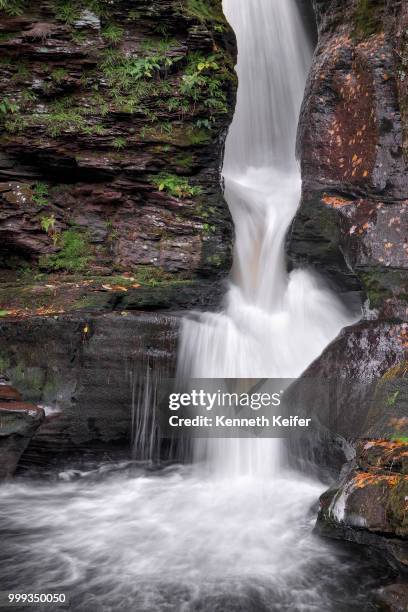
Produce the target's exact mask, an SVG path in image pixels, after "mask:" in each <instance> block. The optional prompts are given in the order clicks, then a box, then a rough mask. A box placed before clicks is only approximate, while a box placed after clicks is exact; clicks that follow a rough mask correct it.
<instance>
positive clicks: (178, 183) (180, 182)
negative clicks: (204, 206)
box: [151, 172, 201, 198]
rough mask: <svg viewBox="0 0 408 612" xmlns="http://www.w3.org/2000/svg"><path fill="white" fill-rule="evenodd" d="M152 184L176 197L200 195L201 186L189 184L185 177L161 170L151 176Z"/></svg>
mask: <svg viewBox="0 0 408 612" xmlns="http://www.w3.org/2000/svg"><path fill="white" fill-rule="evenodd" d="M151 181H152V184H153V185H154V186H155V187H156V188H157V189H158V190H159V191H165V192H167V193H169V194H170V195H171V196H173V197H176V198H189V197H194V196H197V195H200V193H201V188H200V187H193V186H191V185H190V183H189V182H188V180H187V179H186V178H183V177H180V176H177V175H176V174H169V173H167V172H162V173H161V174H158V175H157V176H153V177H151Z"/></svg>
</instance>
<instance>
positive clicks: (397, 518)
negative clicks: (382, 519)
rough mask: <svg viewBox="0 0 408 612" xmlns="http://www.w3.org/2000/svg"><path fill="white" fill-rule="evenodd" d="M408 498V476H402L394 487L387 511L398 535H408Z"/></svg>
mask: <svg viewBox="0 0 408 612" xmlns="http://www.w3.org/2000/svg"><path fill="white" fill-rule="evenodd" d="M407 498H408V478H406V477H405V478H404V477H402V478H401V479H400V481H399V482H398V484H397V485H396V486H394V487H392V489H391V492H390V495H389V499H388V504H387V513H388V515H389V517H390V521H391V524H392V525H393V527H394V529H395V533H396V535H399V536H406V535H408V513H407V511H406V500H407Z"/></svg>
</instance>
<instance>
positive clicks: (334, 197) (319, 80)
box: [288, 0, 408, 599]
mask: <svg viewBox="0 0 408 612" xmlns="http://www.w3.org/2000/svg"><path fill="white" fill-rule="evenodd" d="M314 6H315V11H316V15H317V21H318V27H319V42H318V46H317V49H316V53H315V57H314V61H313V66H312V70H311V74H310V77H309V81H308V85H307V89H306V95H305V100H304V104H303V108H302V114H301V120H300V126H299V136H298V153H299V156H300V159H301V165H302V175H303V192H302V201H301V205H300V208H299V211H298V214H297V216H296V218H295V220H294V222H293V226H292V231H291V233H290V236H289V238H288V253H289V257H290V259H291V261H292V264H293V265H295V266H296V265H304V264H308V265H310V264H311V265H312V266H315V267H317V268H318V269H319V271H320V272H321V273H323V274H324V275H325V276H326V278H327V279H328V280H329V281H330V282H331V283H332V285H333V287H334V288H335V289H336V290H337V291H340V292H342V293H345V294H350V293H353V294H356V293H357V294H358V293H360V295H361V298H362V302H363V303H364V310H363V320H362V321H361V322H360V323H357V324H356V325H354V326H351V327H348V328H346V329H345V330H343V332H342V333H341V334H340V336H339V338H337V339H336V340H335V341H334V342H333V343H332V344H331V345H330V346H329V347H328V348H327V349H326V351H325V352H324V353H323V355H322V356H321V357H320V358H318V359H317V360H316V361H315V362H314V363H313V364H312V365H311V366H310V368H309V369H308V370H307V372H306V373H305V377H311V379H312V380H313V379H316V380H321V381H326V382H327V384H328V387H329V392H330V395H329V397H328V396H325V397H323V396H322V395H320V396H319V395H318V391H316V392H315V395H313V390H312V391H311V397H310V398H309V400H311V401H309V402H308V405H309V406H313V416H314V418H315V419H316V421H317V423H319V425H320V430H319V431H318V435H316V437H315V439H309V440H306V441H305V442H304V444H303V447H302V452H303V453H304V457H306V459H308V460H309V461H311V462H312V463H315V464H318V465H319V466H320V467H322V466H323V467H325V468H327V469H328V470H329V472H330V474H331V475H332V476H333V475H335V474H336V471H337V474H338V471H339V469H340V467H341V463H342V462H343V463H344V462H345V461H348V463H347V466H346V468H344V470H343V472H342V475H341V478H340V480H338V481H337V483H336V484H335V485H333V488H332V489H331V490H330V491H329V492H328V493H326V494H325V495H324V496H323V497H322V506H321V512H320V517H319V529H320V531H321V532H322V533H324V534H326V535H330V536H334V537H340V538H345V539H348V540H353V541H356V542H362V543H366V544H371V545H373V546H379V547H380V548H381V549H382V550H383V551H385V552H386V554H387V556H388V558H389V559H390V561H391V562H392V563H393V564H394V565H395V566H399V567H400V566H401V565H405V564H406V563H407V557H406V554H407V553H406V545H405V542H404V540H405V538H406V533H405V523H404V521H405V518H404V517H405V513H406V491H405V488H406V473H405V472H406V470H405V467H404V466H405V459H404V457H405V453H406V436H407V432H408V398H407V394H406V379H407V363H408V361H407V358H408V324H407V320H408V301H407V299H408V290H407V289H408V172H407V171H408V156H407V138H406V134H407V126H408V123H407V119H408V116H407V105H408V96H407V81H408V46H407V44H408V39H407V31H408V30H407V25H408V9H407V6H406V3H405V2H399V1H396V2H391V3H390V2H383V1H382V0H375V1H374V0H373V1H372V2H366V1H364V0H348V1H346V2H345V1H340V0H333V1H331V2H324V1H322V0H315V1H314ZM295 391H296V390H295ZM312 400H314V402H313V401H312ZM359 438H360V439H362V440H363V441H361V442H360V441H359ZM384 438H385V439H386V441H384V440H383V439H384ZM379 439H380V441H378V440H379ZM295 451H297V452H299V447H298V448H297V449H295ZM374 456H375V460H374ZM390 458H391V459H390ZM390 461H391V462H390ZM391 595H392V594H391ZM391 595H390V597H391ZM391 599H392V597H391ZM394 599H395V598H394Z"/></svg>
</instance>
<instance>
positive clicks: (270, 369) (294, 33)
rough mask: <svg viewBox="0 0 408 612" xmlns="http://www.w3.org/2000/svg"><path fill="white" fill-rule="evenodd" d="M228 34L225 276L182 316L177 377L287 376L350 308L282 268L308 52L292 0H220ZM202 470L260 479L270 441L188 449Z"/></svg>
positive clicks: (317, 349)
mask: <svg viewBox="0 0 408 612" xmlns="http://www.w3.org/2000/svg"><path fill="white" fill-rule="evenodd" d="M224 11H225V13H226V16H227V18H228V20H229V22H230V23H231V25H232V26H233V28H234V30H235V32H236V35H237V41H238V49H239V56H238V67H237V72H238V77H239V90H238V99H237V107H236V111H235V115H234V120H233V123H232V126H231V128H230V131H229V134H228V138H227V143H226V152H225V161H224V169H223V174H224V179H225V184H226V190H225V196H226V199H227V201H228V204H229V207H230V209H231V213H232V216H233V220H234V224H235V228H236V246H235V261H234V269H233V283H232V285H231V288H230V290H229V293H228V296H227V307H226V310H225V312H223V313H221V314H205V315H203V316H201V317H200V318H199V319H198V320H197V318H196V317H195V318H194V319H191V320H189V319H187V320H186V321H185V322H184V324H183V333H182V339H181V347H180V358H179V370H180V374H181V375H182V376H183V377H186V378H188V376H190V377H191V378H200V377H207V378H211V377H214V378H222V377H225V378H229V377H233V378H252V379H255V378H258V377H262V378H295V377H298V376H299V375H300V374H301V373H302V371H303V370H304V369H305V368H306V367H307V366H308V365H309V364H310V363H311V362H312V361H313V359H315V358H316V357H317V356H318V355H319V354H320V353H321V352H322V350H323V348H324V347H325V346H327V344H328V343H329V342H330V341H331V340H332V339H333V338H334V337H335V336H336V335H337V334H338V332H339V331H340V329H341V328H342V327H344V326H345V325H346V324H347V323H350V322H351V318H350V313H348V312H347V311H346V310H345V308H344V306H343V305H342V304H341V303H340V302H339V301H338V300H337V298H336V297H335V296H334V295H333V294H332V293H331V292H330V291H328V289H327V288H325V287H324V286H322V283H321V281H320V280H319V279H318V278H317V277H316V276H315V275H313V274H312V273H311V272H309V271H305V270H296V271H295V272H292V273H291V274H290V275H288V273H287V271H286V265H285V252H284V241H285V236H286V233H287V230H288V227H289V224H290V222H291V219H292V218H293V216H294V214H295V212H296V209H297V206H298V204H299V199H300V190H301V180H300V171H299V168H298V165H297V163H296V160H295V140H296V129H297V122H298V115H299V109H300V105H301V102H302V97H303V91H304V86H305V81H306V74H307V70H308V67H309V64H310V61H311V49H310V45H309V41H308V39H307V36H306V32H305V30H304V26H303V23H302V21H301V19H300V15H299V13H298V10H297V6H296V4H295V1H294V0H251V1H248V0H224ZM196 451H197V453H196V456H197V458H200V459H203V458H205V459H206V461H207V463H210V464H211V467H212V468H213V471H216V472H218V473H219V472H220V471H221V472H222V473H224V474H228V472H229V471H231V470H233V471H234V472H235V474H236V475H237V476H238V477H239V476H240V475H242V474H243V473H246V472H248V471H249V472H255V473H257V471H258V472H262V473H263V474H264V475H266V476H267V475H269V474H270V473H271V472H272V471H274V470H276V469H277V467H278V462H279V442H278V441H277V440H273V441H271V440H264V439H258V440H256V439H254V440H248V439H244V440H242V439H228V440H219V439H217V440H212V441H209V442H208V443H205V444H203V443H202V442H198V443H197V445H196Z"/></svg>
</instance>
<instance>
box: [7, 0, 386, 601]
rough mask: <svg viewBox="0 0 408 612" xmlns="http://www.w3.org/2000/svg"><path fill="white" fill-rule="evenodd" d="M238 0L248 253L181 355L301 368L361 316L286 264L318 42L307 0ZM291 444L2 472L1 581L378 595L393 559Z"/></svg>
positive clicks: (292, 595)
mask: <svg viewBox="0 0 408 612" xmlns="http://www.w3.org/2000/svg"><path fill="white" fill-rule="evenodd" d="M224 8H225V12H226V14H227V16H228V18H229V20H230V22H231V24H232V25H233V27H234V29H235V31H236V33H237V38H238V46H239V61H238V67H237V70H238V74H239V79H240V86H239V95H238V104H237V109H236V113H235V117H234V121H233V125H232V127H231V129H230V132H229V135H228V141H227V147H226V156H225V164H224V177H225V182H226V198H227V201H228V204H229V206H230V208H231V212H232V215H233V218H234V222H235V227H236V249H235V263H234V270H233V279H232V282H231V287H230V289H229V292H228V295H227V298H226V307H225V310H224V312H222V313H219V314H204V315H201V316H200V317H199V318H198V319H197V317H195V318H194V319H193V318H191V319H190V318H187V319H186V320H185V321H184V323H183V330H182V339H181V346H180V358H179V370H180V373H181V374H183V375H187V376H191V377H217V378H218V377H245V378H248V377H251V378H258V377H288V378H292V377H296V376H299V375H300V374H301V373H302V371H303V370H304V369H305V368H306V367H307V365H308V364H309V363H310V362H311V361H312V360H313V359H314V358H315V357H317V356H318V355H319V354H320V353H321V351H322V350H323V348H324V347H325V346H326V345H327V344H328V343H329V342H330V341H331V340H332V339H333V338H334V337H335V336H336V335H337V333H338V332H339V330H340V329H341V328H342V327H343V326H344V325H345V324H347V323H348V322H350V321H351V320H352V318H353V317H352V315H350V313H348V312H347V311H346V310H345V308H344V306H343V305H342V304H341V303H340V302H339V301H338V300H337V298H336V297H335V296H334V295H333V294H332V293H331V292H330V291H329V290H328V289H327V288H326V287H325V286H324V285H323V284H322V281H321V280H320V279H319V278H318V277H316V276H315V275H313V274H312V273H311V272H308V271H304V270H297V271H295V272H292V273H291V274H288V273H287V272H286V267H285V259H284V238H285V234H286V231H287V228H288V226H289V224H290V221H291V219H292V217H293V215H294V214H295V211H296V208H297V206H298V203H299V197H300V176H299V169H298V166H297V163H296V161H295V158H294V143H295V134H296V125H297V120H298V113H299V108H300V103H301V99H302V95H303V89H304V84H305V79H306V73H307V69H308V66H309V63H310V60H311V50H310V47H309V43H308V40H307V37H306V33H305V32H304V29H303V26H302V23H301V20H300V18H299V15H298V12H297V9H296V5H295V2H294V0H224ZM281 455H282V453H281V449H280V443H279V441H276V440H239V439H228V440H223V439H221V440H220V439H218V440H209V441H206V442H205V443H204V444H203V443H201V444H199V445H198V446H197V447H196V462H195V463H194V464H193V465H192V466H171V467H166V468H160V467H157V468H154V466H150V467H146V466H143V465H141V464H137V463H123V464H114V465H112V464H109V465H108V464H107V465H99V466H95V467H93V468H89V469H87V470H82V471H78V470H77V471H69V470H66V471H64V472H60V473H59V474H57V475H56V479H54V480H52V481H40V482H38V481H34V480H27V479H22V480H20V481H17V482H15V483H12V484H8V485H6V486H3V487H2V488H1V489H0V502H1V514H0V537H1V541H2V545H1V550H0V561H1V567H2V576H1V588H2V590H5V589H8V588H13V587H17V586H18V587H21V586H22V585H24V590H34V591H35V590H42V591H44V590H46V591H48V592H50V591H65V592H67V593H69V594H70V596H71V601H72V604H73V609H75V610H78V611H82V610H84V611H85V610H86V611H87V612H91V611H93V610H95V611H96V610H98V611H99V610H103V611H105V610H106V611H115V612H116V611H118V610H125V611H127V612H129V611H135V612H267V611H275V610H276V611H280V610H290V611H298V610H299V611H322V612H329V611H335V612H341V611H342V610H356V611H357V610H359V611H361V610H372V609H375V608H374V607H373V603H372V595H371V593H372V592H373V591H374V589H375V587H376V586H378V584H379V576H380V573H379V572H377V570H376V569H375V568H373V566H372V564H370V563H369V562H368V561H367V559H366V558H365V557H362V556H361V554H360V553H359V552H357V551H354V553H352V551H351V550H350V549H349V548H343V547H338V546H335V545H334V544H333V543H330V542H325V541H323V540H321V539H319V538H318V537H316V536H315V535H313V533H312V529H313V524H314V520H315V512H316V508H315V504H316V501H317V499H318V497H319V495H320V493H321V492H322V491H323V490H324V487H323V485H321V483H319V482H316V481H313V480H309V479H308V478H306V477H303V476H300V475H299V474H295V473H292V472H290V471H289V470H288V469H286V468H285V466H284V465H283V464H282V461H281ZM198 459H199V460H198Z"/></svg>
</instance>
